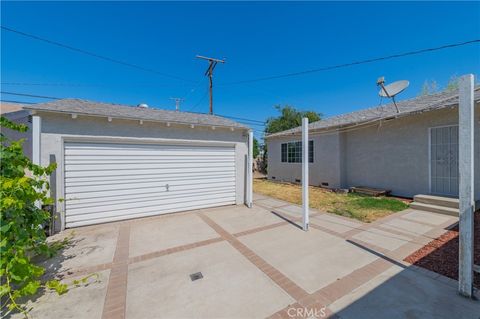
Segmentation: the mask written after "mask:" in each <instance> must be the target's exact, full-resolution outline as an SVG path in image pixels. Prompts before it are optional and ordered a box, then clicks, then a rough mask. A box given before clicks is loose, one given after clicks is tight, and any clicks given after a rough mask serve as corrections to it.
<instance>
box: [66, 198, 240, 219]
mask: <svg viewBox="0 0 480 319" xmlns="http://www.w3.org/2000/svg"><path fill="white" fill-rule="evenodd" d="M231 201H232V197H231V196H225V197H223V198H210V199H203V200H194V201H185V202H182V203H181V204H180V205H179V203H171V204H165V205H162V212H163V211H170V212H171V211H172V210H176V211H182V210H187V209H188V210H191V209H197V208H196V207H197V206H199V205H207V204H215V203H217V202H231ZM150 212H157V215H158V207H157V206H155V205H152V206H147V207H135V208H130V209H119V210H115V211H102V212H99V213H90V214H78V215H68V216H67V223H68V222H69V221H82V220H93V219H97V218H108V217H116V216H131V217H130V218H132V217H135V215H138V214H144V213H150Z"/></svg>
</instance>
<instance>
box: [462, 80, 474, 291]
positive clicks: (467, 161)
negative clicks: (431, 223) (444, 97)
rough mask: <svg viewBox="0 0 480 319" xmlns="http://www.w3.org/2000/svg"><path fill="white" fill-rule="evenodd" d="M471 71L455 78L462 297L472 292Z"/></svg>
mask: <svg viewBox="0 0 480 319" xmlns="http://www.w3.org/2000/svg"><path fill="white" fill-rule="evenodd" d="M473 87H474V85H473V74H467V75H464V76H462V77H461V78H460V80H459V91H458V102H459V107H458V108H459V121H458V122H459V136H458V137H459V173H460V185H459V200H460V207H459V208H460V220H459V232H460V234H459V239H460V243H459V266H458V291H459V293H460V294H461V295H463V296H465V297H472V295H473V213H474V209H475V200H474V178H473V176H474V159H473V156H474V143H473V141H474V107H473V103H474V102H473Z"/></svg>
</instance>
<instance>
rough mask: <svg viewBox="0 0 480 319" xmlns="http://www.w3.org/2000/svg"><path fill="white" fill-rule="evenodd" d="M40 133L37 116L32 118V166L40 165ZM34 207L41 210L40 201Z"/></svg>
mask: <svg viewBox="0 0 480 319" xmlns="http://www.w3.org/2000/svg"><path fill="white" fill-rule="evenodd" d="M41 133H42V118H41V117H40V116H38V115H33V116H32V162H33V164H37V165H41V164H42V163H41V138H42V137H41V136H42V135H41ZM35 206H37V207H38V208H41V206H42V203H41V202H40V201H36V202H35Z"/></svg>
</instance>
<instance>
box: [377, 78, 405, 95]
mask: <svg viewBox="0 0 480 319" xmlns="http://www.w3.org/2000/svg"><path fill="white" fill-rule="evenodd" d="M409 84H410V82H408V81H407V80H402V81H397V82H393V83H390V84H388V85H385V86H382V88H381V89H380V92H378V95H380V96H381V97H394V96H395V95H397V94H398V93H400V92H402V91H403V90H405V89H406V88H407V87H408V85H409Z"/></svg>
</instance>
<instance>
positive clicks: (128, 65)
mask: <svg viewBox="0 0 480 319" xmlns="http://www.w3.org/2000/svg"><path fill="white" fill-rule="evenodd" d="M1 28H2V29H3V30H5V31H9V32H12V33H16V34H18V35H21V36H24V37H27V38H31V39H34V40H37V41H41V42H45V43H48V44H52V45H55V46H58V47H61V48H64V49H68V50H71V51H75V52H78V53H82V54H85V55H89V56H91V57H95V58H97V59H101V60H105V61H109V62H112V63H116V64H120V65H124V66H127V67H130V68H134V69H138V70H141V71H145V72H150V73H154V74H158V75H161V76H164V77H168V78H172V79H176V80H181V81H185V82H194V81H192V80H189V79H185V78H182V77H179V76H176V75H171V74H167V73H163V72H159V71H157V70H154V69H151V68H146V67H143V66H140V65H137V64H133V63H129V62H125V61H121V60H117V59H114V58H110V57H107V56H104V55H100V54H97V53H94V52H90V51H87V50H84V49H79V48H76V47H72V46H70V45H68V44H64V43H60V42H57V41H53V40H49V39H46V38H42V37H39V36H36V35H33V34H30V33H26V32H22V31H18V30H15V29H12V28H9V27H5V26H3V25H2V26H1Z"/></svg>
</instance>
